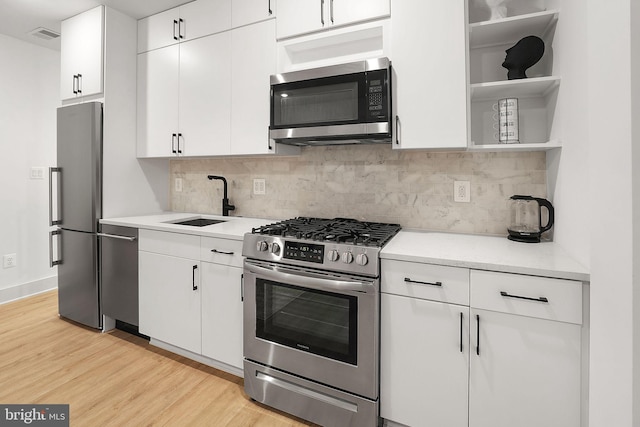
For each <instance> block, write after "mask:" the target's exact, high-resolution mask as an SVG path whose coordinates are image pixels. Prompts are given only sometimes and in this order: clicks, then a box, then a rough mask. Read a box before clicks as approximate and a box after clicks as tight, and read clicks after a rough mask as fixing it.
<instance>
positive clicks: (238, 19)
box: [231, 0, 276, 28]
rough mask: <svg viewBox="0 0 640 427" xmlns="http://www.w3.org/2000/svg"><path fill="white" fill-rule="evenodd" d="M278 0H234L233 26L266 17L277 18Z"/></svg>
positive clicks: (251, 22) (239, 25)
mask: <svg viewBox="0 0 640 427" xmlns="http://www.w3.org/2000/svg"><path fill="white" fill-rule="evenodd" d="M275 16H276V0H233V2H232V8H231V26H232V27H233V28H236V27H241V26H243V25H248V24H253V23H254V22H260V21H264V20H265V19H269V18H275Z"/></svg>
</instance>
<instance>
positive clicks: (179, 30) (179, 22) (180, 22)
mask: <svg viewBox="0 0 640 427" xmlns="http://www.w3.org/2000/svg"><path fill="white" fill-rule="evenodd" d="M183 27H186V25H184V19H182V18H180V19H179V21H178V38H181V39H184V38H185V37H186V36H185V34H186V31H185V32H184V33H183V31H182V28H183Z"/></svg>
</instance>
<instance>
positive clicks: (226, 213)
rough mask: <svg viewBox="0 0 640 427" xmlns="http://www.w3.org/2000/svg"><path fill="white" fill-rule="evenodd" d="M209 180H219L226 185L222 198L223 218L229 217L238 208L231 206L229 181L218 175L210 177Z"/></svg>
mask: <svg viewBox="0 0 640 427" xmlns="http://www.w3.org/2000/svg"><path fill="white" fill-rule="evenodd" d="M207 178H209V179H211V180H213V179H219V180H220V181H222V183H223V184H224V195H223V198H222V216H229V211H233V210H235V209H236V207H235V206H234V205H230V204H229V199H228V198H227V180H226V179H225V177H223V176H217V175H208V176H207Z"/></svg>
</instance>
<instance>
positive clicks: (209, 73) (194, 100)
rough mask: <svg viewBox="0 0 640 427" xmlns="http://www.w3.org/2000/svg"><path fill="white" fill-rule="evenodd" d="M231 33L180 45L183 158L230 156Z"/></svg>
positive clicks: (180, 105)
mask: <svg viewBox="0 0 640 427" xmlns="http://www.w3.org/2000/svg"><path fill="white" fill-rule="evenodd" d="M230 62H231V32H230V31H226V32H224V33H220V34H213V35H211V36H207V37H203V38H200V39H197V40H192V41H189V42H187V43H183V44H181V45H180V96H179V101H178V103H177V104H178V105H179V122H180V132H179V133H180V134H181V136H180V149H181V151H182V153H181V154H182V155H188V156H205V155H209V156H217V155H223V154H229V150H230V148H229V146H230V136H229V135H230V122H231V109H230V108H229V106H230V105H231V85H230V84H229V82H230V81H231V65H230Z"/></svg>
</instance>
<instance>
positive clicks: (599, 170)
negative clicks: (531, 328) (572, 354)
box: [582, 0, 640, 427]
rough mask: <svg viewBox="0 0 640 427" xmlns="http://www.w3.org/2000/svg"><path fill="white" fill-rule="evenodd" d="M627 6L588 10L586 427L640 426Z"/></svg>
mask: <svg viewBox="0 0 640 427" xmlns="http://www.w3.org/2000/svg"><path fill="white" fill-rule="evenodd" d="M634 1H635V0H620V1H614V2H611V1H609V2H603V1H600V0H590V1H588V3H587V25H588V28H589V31H588V37H587V39H586V40H585V41H584V42H585V43H586V44H587V46H588V52H587V53H588V55H587V62H586V64H585V68H584V72H585V73H586V74H587V76H588V83H589V85H588V114H587V116H586V120H585V126H586V127H587V131H588V150H589V162H588V167H589V169H590V181H589V182H590V184H589V185H590V194H591V197H590V198H589V199H587V200H584V203H583V204H582V206H583V208H584V209H585V210H587V211H588V212H589V216H590V221H589V224H588V225H589V227H588V228H587V229H586V230H585V232H588V233H589V234H590V236H591V261H590V263H591V286H590V291H591V351H590V367H591V368H590V412H589V415H590V422H591V424H590V425H592V426H596V427H598V426H620V427H631V426H637V425H640V420H639V419H634V418H633V417H634V409H633V401H634V396H633V390H634V388H637V386H636V387H634V372H635V371H636V368H638V367H639V365H640V364H639V363H638V360H637V359H638V357H637V355H636V354H634V352H633V349H634V346H637V345H638V344H640V343H634V317H637V315H635V316H634V312H638V310H640V306H638V305H637V304H635V305H634V294H635V292H634V263H633V246H634V240H633V236H634V234H635V233H636V230H635V229H634V223H633V204H634V203H636V204H637V203H638V196H637V195H636V194H634V191H635V193H638V189H637V188H636V189H635V190H634V186H633V185H632V182H633V180H632V179H633V175H634V173H633V162H632V159H633V156H632V154H633V152H634V150H633V133H632V129H633V127H632V119H633V116H632V113H631V112H632V84H631V82H632V80H631V79H632V75H631V70H632V68H631V55H630V53H631V50H630V49H631V40H632V39H631V26H630V25H631V24H630V22H631V21H630V20H631V15H632V14H631V13H630V12H631V4H632V3H633V2H634ZM636 12H637V10H636ZM634 19H635V20H636V21H637V17H636V18H634ZM636 24H637V22H636ZM635 43H637V41H635ZM636 56H637V54H636ZM636 61H637V58H636ZM634 78H635V79H637V78H638V77H637V76H636V77H634ZM634 101H635V102H637V101H638V100H637V99H634ZM636 117H637V114H636ZM636 133H637V131H636ZM637 225H638V224H637V223H636V226H637ZM636 257H637V255H636ZM636 325H637V324H636ZM635 334H636V335H637V332H636V333H635ZM636 377H637V374H636ZM636 399H637V398H636Z"/></svg>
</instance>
